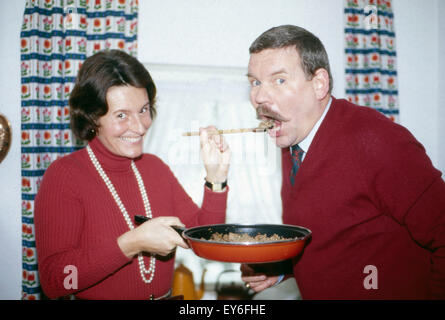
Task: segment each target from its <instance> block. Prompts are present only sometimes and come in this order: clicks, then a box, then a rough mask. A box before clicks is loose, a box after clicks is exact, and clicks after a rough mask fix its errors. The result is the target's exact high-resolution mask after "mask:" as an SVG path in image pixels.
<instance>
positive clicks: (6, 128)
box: [0, 114, 11, 163]
mask: <svg viewBox="0 0 445 320" xmlns="http://www.w3.org/2000/svg"><path fill="white" fill-rule="evenodd" d="M10 146H11V125H10V124H9V122H8V120H7V119H6V117H5V116H4V115H2V114H0V163H1V162H2V161H3V159H4V158H5V157H6V155H7V154H8V151H9V147H10Z"/></svg>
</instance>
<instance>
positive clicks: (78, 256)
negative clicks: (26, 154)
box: [34, 138, 227, 299]
mask: <svg viewBox="0 0 445 320" xmlns="http://www.w3.org/2000/svg"><path fill="white" fill-rule="evenodd" d="M90 146H91V148H92V149H93V151H94V153H95V155H96V157H97V158H98V160H99V162H100V163H101V165H102V168H103V169H104V170H105V172H106V174H107V175H108V177H109V178H110V180H111V182H112V183H113V185H114V187H115V189H116V191H117V193H118V194H119V196H120V198H121V200H122V202H123V204H124V206H125V207H126V209H127V211H128V213H129V215H130V216H131V217H132V218H133V216H134V215H135V214H144V212H145V211H144V207H143V201H142V198H141V195H140V191H139V188H138V185H137V181H136V178H135V176H134V173H133V171H132V169H131V167H130V163H131V160H130V159H127V158H123V157H119V156H116V155H114V154H112V153H110V152H109V151H108V150H107V149H106V148H105V147H104V146H103V145H102V143H101V142H100V141H99V140H98V139H97V138H95V139H94V140H93V141H91V142H90ZM135 163H136V166H137V168H138V169H139V172H140V174H141V176H142V179H143V181H144V184H145V188H146V190H147V195H148V198H149V200H150V205H151V208H152V214H153V217H159V216H177V217H179V218H180V219H181V221H182V222H183V223H184V224H185V225H186V226H187V227H192V226H196V225H201V224H213V223H223V222H224V219H225V210H226V202H227V191H226V192H223V193H215V192H212V191H210V190H208V189H207V188H204V190H205V191H204V199H203V203H202V208H201V209H199V208H198V207H197V206H196V204H195V203H193V201H192V199H191V198H190V197H189V196H188V195H187V194H186V192H185V191H184V190H183V188H182V187H181V185H180V184H179V182H178V181H177V179H176V178H175V176H174V175H173V173H172V172H171V171H170V169H169V168H168V166H167V165H166V164H165V163H163V162H162V161H161V160H160V159H159V158H157V157H156V156H154V155H150V154H144V155H143V156H142V157H140V158H138V159H137V160H135ZM34 214H35V229H36V246H37V256H38V263H39V276H40V282H41V285H42V288H43V291H44V293H45V294H46V295H47V296H48V297H50V298H55V297H61V296H65V295H68V294H75V295H76V297H78V298H80V299H149V297H150V295H151V294H153V295H154V296H155V297H157V296H161V295H163V294H165V293H166V292H168V290H169V289H170V287H171V284H172V275H173V269H174V258H173V257H170V258H169V259H162V260H160V259H157V260H156V273H155V277H154V280H153V281H152V283H151V284H145V283H144V282H142V279H141V275H140V273H139V266H138V262H137V258H133V259H128V258H127V257H126V256H125V255H124V254H123V253H122V251H121V250H120V248H119V246H118V244H117V238H118V237H119V236H120V235H122V234H123V233H125V232H126V231H128V230H129V229H128V226H127V224H126V222H125V220H124V218H123V215H122V213H121V212H120V210H119V208H118V207H117V205H116V203H115V201H114V199H113V197H112V196H111V194H110V192H109V191H108V189H107V187H106V185H105V183H104V182H103V180H102V179H101V177H100V176H99V174H98V172H97V171H96V169H95V167H94V165H93V164H92V162H91V160H90V159H89V156H88V154H87V151H86V150H85V149H82V150H80V151H77V152H74V153H72V154H70V155H68V156H65V157H63V158H61V159H58V160H56V161H55V162H54V163H52V164H51V166H50V167H49V168H48V170H47V171H46V172H45V175H44V179H43V181H42V184H41V187H40V190H39V192H38V194H37V196H36V199H35V213H34ZM144 259H145V264H146V266H147V267H148V266H149V259H148V258H144ZM67 266H68V267H67ZM69 266H75V267H76V269H77V276H78V283H77V284H78V289H77V290H74V289H66V288H65V286H64V281H65V280H66V281H65V283H67V284H70V283H71V284H73V282H69V281H68V280H69V279H70V277H71V276H73V275H74V273H73V271H72V270H73V269H70V268H71V267H69ZM65 268H66V269H65ZM64 271H65V272H66V273H64ZM67 277H68V278H67Z"/></svg>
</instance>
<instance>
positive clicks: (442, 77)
mask: <svg viewBox="0 0 445 320" xmlns="http://www.w3.org/2000/svg"><path fill="white" fill-rule="evenodd" d="M438 2H439V10H437V13H436V16H437V17H438V19H439V21H438V24H439V32H438V35H437V40H438V42H439V55H438V56H439V57H440V58H439V67H438V69H437V80H438V83H439V102H438V104H437V109H438V113H439V116H438V117H437V126H438V128H439V131H438V136H439V139H438V143H437V148H438V149H439V155H438V157H439V161H438V163H439V168H442V170H444V169H445V61H444V59H443V58H444V57H445V1H443V0H441V1H438Z"/></svg>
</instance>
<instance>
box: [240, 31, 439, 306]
mask: <svg viewBox="0 0 445 320" xmlns="http://www.w3.org/2000/svg"><path fill="white" fill-rule="evenodd" d="M249 51H250V54H251V56H250V61H249V67H248V78H249V81H250V83H251V91H250V99H251V103H252V104H253V106H254V107H255V109H256V110H257V114H258V116H259V118H261V119H268V120H273V121H274V123H275V127H274V128H273V129H271V130H269V134H270V136H272V137H273V138H275V139H276V144H277V146H278V147H280V148H282V175H283V182H282V190H281V197H282V205H283V223H285V224H293V225H300V226H304V227H307V228H309V229H310V230H312V238H311V240H310V241H309V242H308V243H307V245H306V248H305V250H304V252H303V253H302V254H301V255H300V256H298V257H296V258H295V259H293V261H292V262H293V263H292V265H293V267H292V268H293V276H295V278H296V281H297V283H298V286H299V288H300V291H301V295H302V298H303V299H426V298H445V183H444V181H443V180H442V178H441V173H440V172H439V171H438V170H436V169H435V168H434V167H433V166H432V164H431V161H430V159H429V158H428V156H427V155H426V153H425V150H424V148H423V146H422V145H421V144H420V143H419V142H418V141H416V140H415V138H414V137H413V136H412V135H411V134H410V133H409V131H408V130H406V129H405V128H404V127H402V126H400V125H398V124H395V123H393V122H391V121H390V120H389V119H387V118H386V117H385V116H383V115H381V114H380V113H378V112H377V111H375V110H373V109H371V108H366V107H359V106H356V105H353V104H352V103H349V102H348V101H346V100H340V99H335V98H334V97H333V96H331V91H332V84H333V81H332V76H331V73H330V68H329V61H328V56H327V54H326V51H325V49H324V47H323V44H322V43H321V41H320V40H319V39H318V38H317V37H315V36H314V35H313V34H311V33H310V32H308V31H307V30H305V29H303V28H300V27H296V26H290V25H286V26H280V27H276V28H272V29H270V30H268V31H266V32H265V33H263V34H262V35H261V36H260V37H258V38H257V39H256V40H255V41H254V42H253V44H252V45H251V47H250V49H249ZM292 154H293V155H294V156H292ZM242 271H243V277H242V279H243V281H245V282H246V285H247V286H250V287H251V288H252V289H253V290H255V291H257V292H259V291H261V290H263V289H265V288H267V287H270V286H273V285H275V284H276V283H277V282H278V281H279V277H278V276H271V275H268V274H267V273H259V272H255V270H254V268H253V267H252V266H248V265H243V266H242ZM281 278H282V277H281Z"/></svg>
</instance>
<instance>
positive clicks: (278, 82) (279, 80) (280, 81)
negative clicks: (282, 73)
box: [275, 78, 286, 84]
mask: <svg viewBox="0 0 445 320" xmlns="http://www.w3.org/2000/svg"><path fill="white" fill-rule="evenodd" d="M285 81H286V80H284V79H282V78H278V79H276V80H275V82H276V84H283V83H284V82H285Z"/></svg>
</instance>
